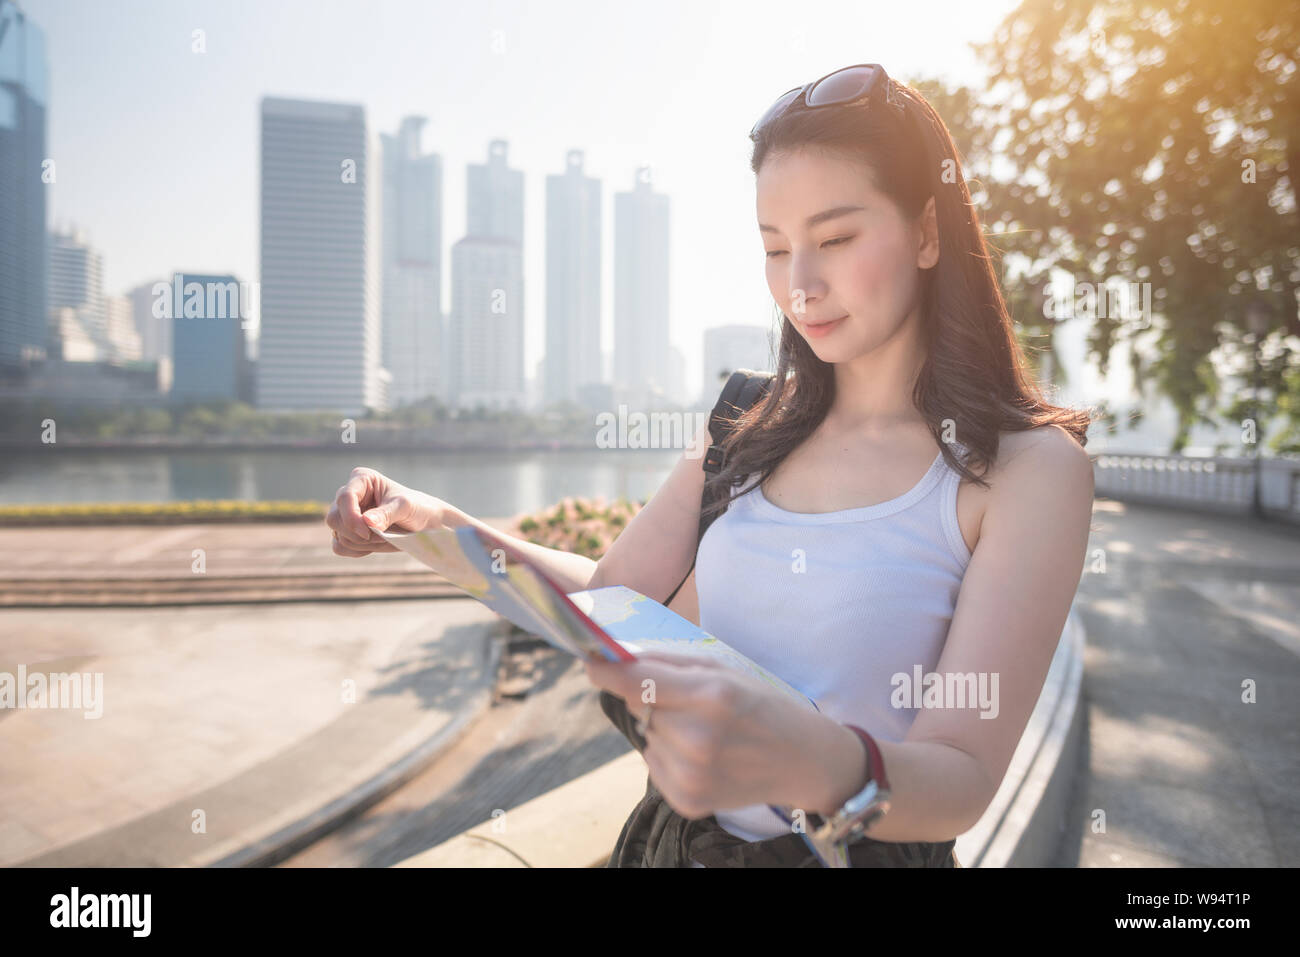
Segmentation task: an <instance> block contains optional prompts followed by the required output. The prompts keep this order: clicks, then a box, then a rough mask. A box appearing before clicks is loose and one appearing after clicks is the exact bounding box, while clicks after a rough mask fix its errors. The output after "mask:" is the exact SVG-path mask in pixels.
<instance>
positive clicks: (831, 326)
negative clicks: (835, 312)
mask: <svg viewBox="0 0 1300 957" xmlns="http://www.w3.org/2000/svg"><path fill="white" fill-rule="evenodd" d="M847 318H848V316H840V317H839V318H838V319H832V320H831V321H830V322H821V323H818V324H817V325H815V326H814V325H809V324H808V323H806V322H805V323H804V324H803V328H804V331H805V332H807V333H808V335H810V336H812V337H813V338H814V339H819V338H821V337H822V336H826V335H830V334H831V332H833V331H834V330H835V329H837V328H839V325H840V323H841V322H843V321H844V320H845V319H847Z"/></svg>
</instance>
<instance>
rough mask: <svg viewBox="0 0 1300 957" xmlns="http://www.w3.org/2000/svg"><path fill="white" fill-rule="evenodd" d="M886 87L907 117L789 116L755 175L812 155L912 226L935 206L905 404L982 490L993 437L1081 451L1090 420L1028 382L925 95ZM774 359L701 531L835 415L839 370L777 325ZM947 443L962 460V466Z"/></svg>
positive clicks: (765, 133)
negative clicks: (1042, 436)
mask: <svg viewBox="0 0 1300 957" xmlns="http://www.w3.org/2000/svg"><path fill="white" fill-rule="evenodd" d="M891 82H892V83H894V86H895V90H896V91H897V93H898V95H899V96H900V97H901V99H902V100H903V102H904V104H905V106H906V113H905V116H904V117H902V118H899V117H897V116H896V115H891V114H890V113H889V112H888V111H887V110H886V109H884V108H877V107H876V105H875V104H874V103H873V104H872V105H871V106H870V107H869V108H867V109H863V108H861V107H849V108H845V109H836V108H834V107H830V108H824V109H817V110H795V111H792V112H788V113H786V114H785V115H784V116H782V117H780V118H778V119H777V120H775V121H774V122H772V123H769V124H768V125H767V126H766V127H764V128H763V129H762V130H761V131H760V132H759V137H758V139H757V141H756V142H755V144H754V152H753V157H752V160H751V164H750V165H751V167H752V169H753V171H754V174H755V175H757V174H758V171H759V170H760V169H761V168H762V166H763V161H764V160H765V159H766V158H767V157H768V156H769V155H771V154H772V153H773V152H774V151H790V150H795V149H802V148H812V149H815V150H818V151H820V152H824V153H828V154H830V155H837V156H847V157H850V158H852V159H854V160H856V161H858V162H859V163H861V164H862V165H863V166H864V169H865V170H866V171H868V172H869V173H870V175H871V177H872V182H873V184H874V185H875V186H876V188H877V189H878V190H880V191H881V192H882V193H884V194H885V195H886V196H888V197H890V198H891V199H892V200H893V201H894V203H895V204H896V205H897V206H898V207H899V209H900V210H901V211H902V212H903V213H904V214H905V215H907V216H909V217H912V218H913V219H915V218H916V217H919V216H920V214H921V212H922V210H923V209H924V208H925V204H926V201H927V200H928V199H929V198H930V196H934V200H935V213H936V217H937V221H938V231H939V261H938V263H936V264H935V265H934V266H933V267H932V268H930V269H926V270H922V279H921V281H922V290H923V291H922V300H921V309H920V321H921V327H922V341H923V342H924V344H925V350H926V358H925V362H924V364H923V366H922V368H921V371H920V375H919V376H918V377H917V381H916V386H915V389H914V391H913V395H912V399H913V402H914V403H915V405H916V408H917V409H918V410H919V411H920V412H921V414H922V415H924V416H925V419H926V421H927V422H928V423H929V427H930V431H931V432H932V433H933V434H934V437H935V441H936V442H937V443H938V445H939V448H940V450H941V451H942V453H943V456H944V459H945V460H946V461H947V462H948V464H949V465H950V466H952V467H953V468H954V469H956V470H957V471H958V472H959V473H961V475H962V476H963V477H964V478H965V479H969V480H970V481H972V482H976V483H978V484H979V485H982V486H984V487H985V488H987V487H988V482H987V481H986V480H985V479H984V478H983V475H984V474H985V472H986V471H987V469H988V467H989V465H990V464H991V463H993V462H994V461H996V459H997V452H998V433H999V432H1000V431H1004V430H1005V431H1022V430H1025V429H1032V428H1036V427H1037V426H1040V425H1049V424H1056V425H1060V426H1061V427H1062V428H1064V429H1065V430H1066V431H1068V432H1069V433H1070V434H1071V435H1072V436H1074V438H1075V439H1076V440H1077V441H1078V442H1079V444H1080V445H1084V446H1086V445H1087V441H1088V437H1087V431H1088V426H1089V423H1090V422H1091V421H1092V418H1093V415H1092V412H1091V410H1083V409H1072V408H1064V407H1061V406H1056V405H1052V404H1050V403H1049V402H1047V401H1046V400H1045V398H1044V397H1043V394H1042V391H1041V390H1040V389H1039V387H1038V385H1037V384H1036V383H1035V382H1034V379H1033V377H1032V376H1031V375H1030V374H1028V372H1027V363H1026V360H1025V356H1024V352H1023V350H1022V349H1021V348H1020V344H1019V342H1018V341H1017V340H1016V336H1015V332H1014V330H1013V327H1012V323H1011V316H1010V314H1009V312H1008V310H1007V305H1006V300H1005V299H1004V298H1003V295H1002V291H1001V289H1000V288H999V285H998V280H997V276H996V274H995V272H994V268H993V262H992V258H991V257H990V255H989V247H988V244H987V243H986V241H985V238H984V234H983V232H982V231H981V228H980V224H979V218H978V216H977V215H976V212H975V207H974V205H973V204H972V203H971V198H970V190H969V189H968V188H967V186H966V180H965V177H964V176H963V175H962V170H961V162H960V159H959V158H958V155H957V149H956V146H955V145H954V144H953V141H952V136H951V135H950V134H949V132H948V128H947V126H945V125H944V122H943V120H942V119H940V118H939V115H938V114H937V113H936V112H935V111H934V108H933V107H931V106H930V104H929V103H928V102H926V100H925V98H924V97H923V96H921V94H920V93H918V92H917V91H916V90H915V89H913V88H912V87H910V86H908V85H906V84H903V83H899V82H898V81H897V80H893V81H891ZM900 123H901V124H902V129H900V126H899V124H900ZM776 359H777V362H776V377H775V378H774V379H773V388H771V389H770V390H769V391H768V394H767V398H766V400H765V401H763V402H759V403H758V404H756V405H755V406H754V408H753V409H751V410H749V411H748V412H747V413H745V414H744V415H742V416H741V417H740V418H739V419H738V420H737V423H736V427H735V429H734V430H733V431H732V433H731V435H730V436H729V437H728V438H727V440H726V441H725V442H724V444H723V447H724V448H725V449H726V450H727V455H726V462H725V464H724V466H723V468H722V470H721V471H720V472H718V473H717V474H714V475H710V476H708V482H709V485H710V490H709V493H708V496H707V497H710V498H712V499H713V501H712V502H711V504H710V505H708V506H707V507H706V508H705V511H704V513H703V517H704V519H705V521H709V520H710V519H711V518H712V517H715V516H716V515H717V514H718V513H719V512H721V511H723V510H725V509H726V507H727V505H728V504H729V503H730V498H731V496H732V493H734V491H735V487H736V486H737V485H739V484H740V483H741V482H742V481H743V480H744V478H745V477H746V476H748V475H751V474H754V473H757V474H758V475H759V476H760V478H759V481H760V482H761V481H764V480H766V478H767V477H768V476H769V475H771V474H772V472H773V471H774V470H775V469H776V467H777V465H779V464H780V463H781V461H782V460H783V459H784V458H785V457H786V456H787V455H789V454H790V452H791V451H793V450H794V448H795V447H796V446H798V445H799V443H800V442H802V441H803V440H804V439H806V438H807V437H808V436H809V435H811V434H812V433H813V431H814V430H815V429H816V428H817V427H818V426H819V425H820V424H821V422H822V420H823V419H824V418H825V417H826V414H827V412H828V411H829V410H830V407H831V403H832V400H833V399H834V397H835V378H834V368H833V366H832V365H831V364H830V363H827V362H823V361H822V360H821V359H819V358H817V355H816V353H814V352H813V351H812V349H811V348H810V347H809V346H808V343H807V342H805V341H804V338H803V337H802V336H801V335H800V334H799V333H798V331H797V330H796V329H795V328H794V326H793V324H791V322H790V319H789V318H788V317H787V316H784V315H782V317H781V334H780V349H779V352H778V355H777V357H776ZM952 430H955V435H954V434H952ZM949 438H956V439H958V440H959V441H960V442H961V444H962V445H964V446H966V448H967V449H968V450H969V455H968V456H967V457H966V458H965V460H964V461H963V460H962V458H961V457H960V456H958V455H956V454H955V451H954V449H953V448H952V445H951V442H950V441H949ZM976 470H978V474H977V471H976ZM728 490H730V491H728Z"/></svg>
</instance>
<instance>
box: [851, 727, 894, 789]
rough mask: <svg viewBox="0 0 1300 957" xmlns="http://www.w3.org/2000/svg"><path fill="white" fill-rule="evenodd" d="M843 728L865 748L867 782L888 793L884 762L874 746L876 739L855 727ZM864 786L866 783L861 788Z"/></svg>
mask: <svg viewBox="0 0 1300 957" xmlns="http://www.w3.org/2000/svg"><path fill="white" fill-rule="evenodd" d="M845 727H846V728H848V729H849V730H850V731H853V732H855V733H856V734H857V736H858V737H859V738H861V739H862V743H863V744H865V745H866V747H867V781H875V782H876V783H877V784H878V785H880V787H882V788H884V789H885V790H886V791H888V790H889V778H888V777H887V776H886V775H885V760H884V758H882V757H881V756H880V748H879V746H877V744H876V739H875V738H873V737H872V736H871V735H869V734H867V732H865V731H863V730H862V729H861V728H859V727H857V726H856V725H852V724H847V725H845ZM866 786H867V785H866V782H863V785H862V787H866Z"/></svg>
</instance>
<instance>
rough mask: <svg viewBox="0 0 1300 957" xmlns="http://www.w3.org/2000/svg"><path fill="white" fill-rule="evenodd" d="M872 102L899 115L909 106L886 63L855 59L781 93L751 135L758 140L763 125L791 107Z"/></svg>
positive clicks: (810, 108)
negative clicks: (854, 61) (865, 61)
mask: <svg viewBox="0 0 1300 957" xmlns="http://www.w3.org/2000/svg"><path fill="white" fill-rule="evenodd" d="M873 102H874V103H883V104H884V105H885V106H887V107H889V108H890V109H891V110H893V111H894V112H895V113H896V114H897V115H899V116H902V115H903V112H904V110H905V108H906V107H905V106H904V104H903V99H902V97H901V96H900V95H899V93H898V89H897V87H895V86H894V83H893V81H892V80H890V79H889V75H888V74H887V73H886V72H885V68H884V67H882V66H881V65H880V64H879V63H855V64H854V65H853V66H846V67H842V68H841V69H838V70H836V71H835V72H833V73H827V74H826V75H825V76H824V77H822V78H821V79H820V80H814V81H813V82H811V83H805V84H804V85H803V86H797V87H795V88H794V89H793V90H788V91H787V92H785V93H784V94H782V95H781V97H780V98H779V99H778V100H777V101H776V102H775V103H773V104H772V106H771V107H770V108H769V109H768V111H767V112H766V113H764V114H763V118H762V119H760V120H759V121H758V122H757V123H755V124H754V127H753V129H751V130H750V131H749V138H750V139H751V140H757V139H758V134H759V131H760V130H762V129H763V127H765V126H767V124H769V123H771V122H772V121H773V120H775V119H776V118H777V117H779V116H784V115H785V114H786V113H787V112H788V111H790V110H791V109H796V108H797V109H805V110H815V109H817V108H818V107H821V106H856V105H858V104H864V103H873Z"/></svg>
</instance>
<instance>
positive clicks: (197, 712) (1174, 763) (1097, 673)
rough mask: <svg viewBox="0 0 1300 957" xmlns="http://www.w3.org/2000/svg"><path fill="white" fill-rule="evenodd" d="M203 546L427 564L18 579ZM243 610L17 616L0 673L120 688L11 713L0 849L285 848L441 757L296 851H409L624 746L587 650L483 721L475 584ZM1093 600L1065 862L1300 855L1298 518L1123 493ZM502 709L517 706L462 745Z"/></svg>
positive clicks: (218, 533)
mask: <svg viewBox="0 0 1300 957" xmlns="http://www.w3.org/2000/svg"><path fill="white" fill-rule="evenodd" d="M195 547H202V548H204V549H205V553H206V556H207V563H208V574H210V575H211V574H216V573H218V572H220V573H222V574H229V575H231V576H239V575H243V576H245V577H246V578H247V579H248V580H249V582H250V583H251V582H253V581H255V580H258V579H261V578H278V579H280V580H287V579H288V577H289V576H291V575H297V574H299V573H304V578H303V580H305V581H307V582H310V581H311V576H312V575H323V576H330V575H338V574H339V569H340V566H343V567H344V568H346V569H347V572H345V573H344V574H345V576H346V575H348V574H350V575H352V576H359V575H376V574H378V575H383V574H389V573H391V572H392V571H394V570H402V571H403V572H412V571H417V570H418V569H419V567H420V566H418V565H414V567H412V565H413V563H414V560H413V559H410V558H409V556H406V555H404V554H391V555H388V554H385V555H376V556H371V557H370V558H366V559H361V560H356V561H352V560H347V559H342V558H339V557H337V556H335V555H333V553H332V552H331V551H330V549H329V544H328V536H327V533H326V531H325V530H324V526H323V525H319V526H318V525H316V523H282V524H268V525H244V526H237V525H222V526H172V527H169V526H152V527H134V528H132V527H127V528H99V529H93V530H92V529H80V530H78V529H0V579H9V580H11V581H12V580H17V579H26V580H32V579H34V578H38V577H40V576H45V577H46V578H58V577H68V576H69V575H73V576H75V575H80V576H82V577H84V578H86V579H95V578H109V577H114V576H118V577H119V578H123V577H129V576H149V575H157V576H173V577H176V578H178V579H179V580H185V579H186V578H189V579H190V580H192V576H193V572H192V571H191V570H190V566H191V562H192V561H193V559H192V556H191V550H192V549H193V548H195ZM1103 557H1104V563H1105V564H1104V569H1103V568H1102V566H1101V565H1100V564H1098V563H1099V562H1100V561H1101V560H1102V559H1103ZM345 563H346V564H345ZM322 580H323V579H322ZM293 587H294V589H296V590H297V592H298V594H299V597H321V596H320V595H319V594H316V595H314V596H313V592H312V591H311V590H310V589H308V590H304V588H303V587H302V586H301V585H299V584H295V585H294V586H293ZM228 600H229V601H233V602H235V603H230V604H207V605H201V606H195V607H188V608H179V607H159V608H105V609H78V608H61V609H51V608H10V609H6V610H5V611H4V612H3V614H0V672H9V673H16V669H17V667H18V665H20V664H21V665H24V666H25V667H26V668H27V669H28V670H29V671H35V670H41V671H45V672H55V671H61V672H89V673H94V672H99V673H102V674H103V682H104V684H103V702H104V712H103V717H102V718H99V719H91V720H87V719H85V718H83V717H82V713H81V712H80V711H74V710H30V709H29V710H0V762H2V764H0V766H3V767H4V774H3V775H0V865H9V864H15V863H26V864H42V865H46V864H115V865H123V864H177V863H189V864H205V863H214V862H224V863H227V864H230V863H241V862H249V861H257V860H262V861H266V860H274V859H276V857H277V856H283V855H284V854H287V853H290V852H291V850H292V845H291V846H289V847H287V848H286V847H281V848H280V851H281V854H280V855H276V854H274V853H272V851H273V850H274V845H276V844H277V842H278V841H281V840H282V839H283V838H284V837H285V835H287V834H289V833H291V832H292V830H293V825H294V823H295V822H297V823H298V824H299V825H304V822H305V826H307V827H308V828H310V827H311V826H313V825H322V826H323V825H324V824H325V823H327V822H328V821H330V820H331V819H332V815H335V814H336V813H337V812H338V811H339V808H340V804H339V802H340V801H342V802H344V803H346V801H347V799H348V795H349V794H352V795H355V794H357V793H359V792H358V789H362V790H366V791H367V793H369V795H370V799H371V800H373V799H375V798H376V797H378V796H379V794H380V791H381V790H382V788H381V787H380V786H379V785H382V786H383V787H388V786H391V784H392V783H393V781H394V778H393V776H392V774H391V772H392V770H393V769H394V768H396V769H397V770H398V771H399V772H400V774H398V775H397V777H402V775H406V774H415V773H416V772H417V771H419V774H420V775H421V776H423V775H424V774H425V773H426V771H428V772H435V771H436V772H437V773H436V774H432V775H431V776H429V777H421V778H420V779H421V780H423V781H424V782H425V785H426V786H425V790H424V791H422V792H421V793H420V794H419V796H418V799H415V800H407V799H406V798H403V797H402V795H403V793H404V792H405V791H406V789H405V788H403V789H402V790H399V791H397V792H395V793H394V794H392V795H391V798H392V799H391V800H387V801H386V802H385V803H383V804H381V805H376V807H375V810H376V812H377V813H376V814H375V815H373V816H370V817H366V816H364V815H363V816H362V817H360V818H357V819H356V823H355V826H351V827H349V828H345V829H344V830H341V831H337V832H335V834H334V835H333V837H332V839H331V840H330V841H326V842H322V843H321V844H319V845H317V846H315V847H313V848H312V849H311V850H310V851H308V852H306V853H304V854H302V855H300V856H299V857H297V858H295V859H294V863H309V862H310V863H380V864H382V863H391V862H392V861H394V860H397V859H400V858H402V857H405V856H407V855H409V854H411V853H415V852H416V851H418V850H421V849H422V848H423V847H428V846H432V845H434V844H437V843H439V842H440V841H441V840H444V839H445V838H446V837H448V836H450V834H451V833H454V832H456V831H459V830H462V829H464V828H466V827H469V826H471V825H473V824H475V823H478V822H480V821H482V820H484V819H485V818H486V815H485V814H484V813H483V811H484V809H485V808H486V807H487V806H488V805H491V806H492V807H498V806H499V807H503V808H509V807H512V806H514V805H515V804H516V803H518V802H519V801H522V800H526V799H527V798H528V797H531V796H535V794H536V793H540V792H541V791H543V790H546V789H547V788H549V787H551V786H554V785H555V784H558V783H561V782H562V781H564V780H568V779H569V778H570V777H573V776H576V775H577V774H580V773H582V772H583V771H586V770H589V769H590V767H592V766H595V764H598V763H599V762H600V761H602V760H605V759H606V758H605V755H606V753H608V756H609V757H613V756H616V754H617V753H621V752H622V751H623V750H626V746H625V743H622V742H621V739H620V738H619V737H618V735H617V732H613V731H612V730H611V729H609V728H608V727H605V726H604V725H603V724H601V721H603V717H602V716H600V715H599V713H598V708H596V707H595V705H594V701H595V698H594V695H593V694H591V693H590V689H589V687H587V682H586V681H585V679H583V677H582V675H581V672H580V671H579V672H576V673H575V672H573V671H572V669H570V668H564V667H562V666H563V665H565V664H566V662H563V661H555V660H551V661H549V662H547V663H546V664H545V666H544V669H543V670H544V672H545V678H544V680H542V681H541V683H540V685H539V689H540V690H542V691H544V692H545V693H544V694H539V696H538V697H536V698H533V697H532V696H531V695H530V697H529V698H527V699H524V700H523V701H521V702H518V703H517V704H518V705H519V707H518V708H517V709H515V710H506V711H501V712H500V713H496V711H497V709H492V712H484V711H483V709H484V708H485V707H486V700H487V699H486V690H487V687H488V684H489V683H490V680H491V677H492V675H491V672H492V670H493V669H492V668H491V667H490V666H489V664H488V662H487V660H486V651H485V649H487V648H488V647H490V646H492V645H493V644H495V643H494V642H492V641H491V640H490V635H491V634H492V633H493V630H494V628H495V629H496V633H498V634H499V633H500V627H501V626H500V622H499V619H495V618H494V616H491V615H490V614H487V613H486V612H485V609H483V608H482V606H481V605H479V604H478V603H476V602H473V601H471V600H468V599H438V600H412V601H400V602H393V601H375V602H367V601H355V600H346V601H334V602H324V601H320V602H316V601H298V602H290V603H275V602H268V603H264V604H240V603H238V602H237V596H236V597H235V598H232V599H228ZM1078 608H1079V612H1080V615H1081V617H1082V618H1083V622H1084V625H1085V627H1086V629H1087V632H1088V649H1087V658H1086V672H1087V673H1086V677H1085V688H1084V691H1085V696H1086V698H1087V708H1088V720H1089V729H1088V730H1089V734H1088V737H1089V746H1088V748H1087V752H1086V766H1085V767H1083V768H1080V774H1079V778H1078V782H1077V784H1076V785H1075V788H1074V793H1075V802H1074V806H1073V808H1072V809H1071V812H1070V815H1069V827H1068V829H1067V832H1066V833H1065V835H1064V837H1063V840H1062V845H1061V855H1060V859H1059V861H1058V863H1060V864H1061V865H1063V866H1075V865H1078V866H1100V867H1115V866H1134V865H1138V866H1141V865H1157V866H1211V867H1216V866H1217V867H1221V866H1234V865H1245V866H1251V865H1275V864H1282V865H1291V866H1295V865H1296V864H1297V863H1300V760H1297V756H1298V755H1300V628H1298V627H1297V624H1296V623H1297V621H1300V534H1297V532H1296V530H1294V529H1287V528H1281V527H1277V526H1269V525H1259V524H1256V523H1252V522H1249V521H1246V520H1242V519H1236V518H1226V517H1216V516H1202V515H1197V514H1195V513H1189V512H1182V511H1172V510H1163V509H1158V508H1152V507H1125V506H1123V505H1121V504H1118V503H1115V502H1111V501H1107V500H1101V501H1098V503H1097V506H1096V510H1095V514H1094V529H1093V534H1092V540H1091V542H1090V557H1089V562H1088V570H1087V571H1086V572H1085V575H1084V577H1083V580H1082V583H1081V586H1080V596H1079V601H1078ZM568 664H571V663H568ZM557 669H558V670H557ZM345 679H353V680H355V681H356V687H357V698H356V702H357V703H355V704H346V703H344V702H343V701H342V700H341V694H340V692H341V688H342V687H343V682H344V680H345ZM1246 679H1252V680H1253V681H1254V685H1255V689H1256V703H1254V704H1245V703H1243V702H1242V699H1241V696H1242V682H1243V681H1244V680H1246ZM485 713H486V714H487V715H488V717H487V719H486V720H487V721H489V722H490V721H496V722H498V724H497V725H494V726H493V728H492V729H488V727H487V725H486V724H484V725H483V726H481V727H480V726H479V725H477V724H476V725H474V727H473V728H471V729H470V733H468V734H467V735H466V736H465V737H464V738H463V739H456V743H453V737H454V733H453V732H455V731H456V729H457V728H458V726H459V724H460V723H462V722H463V723H465V724H467V725H468V724H469V721H470V718H471V717H473V716H476V715H479V714H485ZM592 720H595V721H596V724H597V725H598V728H593V727H592V726H591V722H592ZM476 729H477V733H475V731H476ZM487 730H491V734H490V735H488V736H486V737H485V732H486V731H487ZM498 734H500V735H501V737H498V736H497V735H498ZM489 738H490V740H489ZM444 748H445V749H446V750H445V751H444V750H442V749H444ZM435 752H436V753H442V754H443V758H442V759H441V760H439V761H438V762H437V763H436V764H433V765H430V764H429V760H428V758H429V755H430V754H432V753H435ZM470 752H472V753H470ZM385 768H387V769H389V772H390V776H389V778H388V780H387V783H386V784H385V783H384V780H383V774H384V773H385V771H384V769H385ZM422 768H423V769H425V771H422V770H420V769H422ZM402 780H405V777H402ZM196 809H198V810H201V811H202V812H204V820H205V825H206V833H201V834H199V833H194V829H193V825H192V821H193V819H194V812H195V810H196ZM331 809H332V810H331ZM1098 811H1102V812H1104V815H1105V817H1104V822H1105V828H1104V831H1102V830H1101V829H1100V828H1099V827H1098V825H1099V823H1100V820H1101V818H1100V816H1099V815H1098V814H1097V812H1098ZM489 813H490V812H489ZM301 830H302V828H301V827H299V829H298V831H299V832H300V835H299V836H301ZM331 849H332V850H331Z"/></svg>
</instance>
